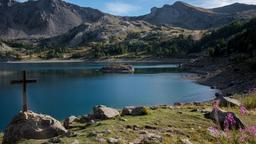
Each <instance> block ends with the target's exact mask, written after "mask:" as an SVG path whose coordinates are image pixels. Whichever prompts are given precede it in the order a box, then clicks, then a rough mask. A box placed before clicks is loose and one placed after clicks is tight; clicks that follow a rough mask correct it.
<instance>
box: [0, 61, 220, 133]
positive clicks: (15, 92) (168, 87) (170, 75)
mask: <svg viewBox="0 0 256 144" xmlns="http://www.w3.org/2000/svg"><path fill="white" fill-rule="evenodd" d="M103 65H105V63H41V64H6V63H1V64H0V115H1V117H0V130H1V131H3V129H4V127H5V126H7V124H8V122H9V121H10V120H11V118H12V117H13V116H14V115H15V114H16V113H17V112H19V111H20V110H21V88H22V87H21V85H11V84H10V81H11V80H16V79H21V70H27V77H28V78H29V79H37V80H38V82H37V83H35V84H29V85H28V90H27V91H28V101H29V108H30V110H32V111H34V112H39V113H44V114H49V115H52V116H54V117H55V118H57V119H59V120H63V119H64V118H66V117H68V116H70V115H84V114H88V113H89V112H91V110H92V107H93V106H95V105H100V104H103V105H107V106H110V107H114V108H122V107H124V106H140V105H159V104H173V103H175V102H200V101H207V100H210V99H212V98H213V97H214V94H215V92H216V90H213V89H210V87H208V86H204V85H200V84H197V83H195V82H194V81H191V80H187V79H185V78H184V77H185V76H187V75H189V74H188V73H180V72H178V71H177V68H176V65H174V64H167V63H134V64H133V65H134V66H135V73H134V74H102V73H100V72H99V71H98V69H99V68H101V67H102V66H103Z"/></svg>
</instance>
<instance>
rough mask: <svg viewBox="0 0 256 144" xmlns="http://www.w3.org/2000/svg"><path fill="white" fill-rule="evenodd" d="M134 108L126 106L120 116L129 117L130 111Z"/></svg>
mask: <svg viewBox="0 0 256 144" xmlns="http://www.w3.org/2000/svg"><path fill="white" fill-rule="evenodd" d="M134 108H135V107H134V106H128V107H124V108H123V110H122V115H131V114H132V110H133V109H134Z"/></svg>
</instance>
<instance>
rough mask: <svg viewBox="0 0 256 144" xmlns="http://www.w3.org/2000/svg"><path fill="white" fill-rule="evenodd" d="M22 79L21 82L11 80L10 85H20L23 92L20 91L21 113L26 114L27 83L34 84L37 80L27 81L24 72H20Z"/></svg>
mask: <svg viewBox="0 0 256 144" xmlns="http://www.w3.org/2000/svg"><path fill="white" fill-rule="evenodd" d="M22 74H23V79H21V80H12V81H11V84H22V85H23V87H22V88H23V90H22V98H23V106H22V111H23V112H27V111H28V102H27V83H36V82H37V80H27V78H26V71H22Z"/></svg>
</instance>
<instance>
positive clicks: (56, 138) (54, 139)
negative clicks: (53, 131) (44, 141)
mask: <svg viewBox="0 0 256 144" xmlns="http://www.w3.org/2000/svg"><path fill="white" fill-rule="evenodd" d="M48 142H50V143H61V140H60V138H59V137H54V138H51V139H49V140H48Z"/></svg>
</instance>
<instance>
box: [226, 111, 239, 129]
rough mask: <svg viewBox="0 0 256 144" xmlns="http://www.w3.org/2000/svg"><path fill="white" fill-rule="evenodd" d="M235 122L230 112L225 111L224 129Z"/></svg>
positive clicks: (230, 126)
mask: <svg viewBox="0 0 256 144" xmlns="http://www.w3.org/2000/svg"><path fill="white" fill-rule="evenodd" d="M235 124H236V120H235V119H234V116H233V114H232V113H227V116H226V118H225V121H224V129H225V130H229V129H230V128H232V126H234V125H235Z"/></svg>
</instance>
